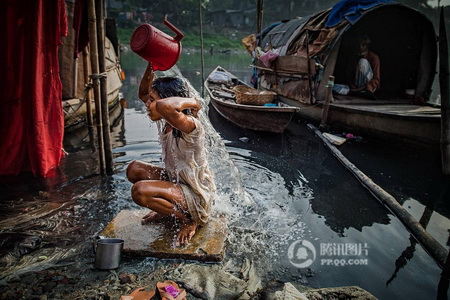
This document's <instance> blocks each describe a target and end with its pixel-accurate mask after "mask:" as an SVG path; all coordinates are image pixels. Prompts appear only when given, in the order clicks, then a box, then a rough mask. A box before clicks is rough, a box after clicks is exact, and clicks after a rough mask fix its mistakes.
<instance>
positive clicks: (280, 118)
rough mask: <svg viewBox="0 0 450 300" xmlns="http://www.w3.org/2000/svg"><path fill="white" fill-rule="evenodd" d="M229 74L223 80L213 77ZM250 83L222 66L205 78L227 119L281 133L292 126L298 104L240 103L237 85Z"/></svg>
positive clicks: (208, 88)
mask: <svg viewBox="0 0 450 300" xmlns="http://www.w3.org/2000/svg"><path fill="white" fill-rule="evenodd" d="M218 74H220V76H221V77H225V78H224V81H223V82H219V81H217V80H213V78H214V77H217V76H216V75H218ZM237 85H246V86H248V85H247V84H245V83H244V82H243V81H241V80H239V79H238V78H237V77H236V76H234V75H233V74H231V73H230V72H228V71H226V70H225V69H224V68H222V67H220V66H218V67H217V68H216V69H215V70H214V71H213V72H211V74H210V75H209V76H208V78H207V80H206V81H205V88H206V90H207V91H208V94H209V96H210V98H211V104H212V105H213V107H214V108H215V109H216V110H217V112H218V113H219V114H220V115H222V116H223V117H224V118H225V119H227V120H229V121H231V122H233V123H234V124H236V125H238V126H239V127H242V128H246V129H251V130H256V131H266V132H275V133H281V132H283V131H284V130H285V129H286V127H287V126H288V124H289V122H290V121H291V119H292V116H293V115H294V113H295V112H296V111H297V110H298V108H296V107H292V106H289V105H287V104H284V103H281V102H274V103H271V104H270V106H264V105H247V104H238V103H236V100H235V96H234V91H233V87H234V86H237Z"/></svg>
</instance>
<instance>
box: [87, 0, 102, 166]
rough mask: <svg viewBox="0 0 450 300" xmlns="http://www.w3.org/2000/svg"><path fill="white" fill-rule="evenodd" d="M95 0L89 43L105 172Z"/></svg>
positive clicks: (91, 4) (90, 9) (91, 8)
mask: <svg viewBox="0 0 450 300" xmlns="http://www.w3.org/2000/svg"><path fill="white" fill-rule="evenodd" d="M94 1H95V0H89V1H88V2H87V4H88V16H89V44H90V56H91V70H92V75H91V77H92V85H93V87H94V100H95V121H96V126H97V141H98V155H99V160H100V172H101V173H105V152H104V151H105V150H104V147H103V128H102V127H103V124H102V105H101V99H100V98H101V96H100V81H99V77H100V74H99V67H98V47H97V18H96V16H95V2H94Z"/></svg>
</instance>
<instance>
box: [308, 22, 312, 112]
mask: <svg viewBox="0 0 450 300" xmlns="http://www.w3.org/2000/svg"><path fill="white" fill-rule="evenodd" d="M306 58H307V59H308V84H309V103H310V104H313V91H312V80H311V64H310V63H309V59H310V57H309V30H308V29H306Z"/></svg>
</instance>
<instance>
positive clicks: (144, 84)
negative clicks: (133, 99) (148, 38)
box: [138, 62, 154, 103]
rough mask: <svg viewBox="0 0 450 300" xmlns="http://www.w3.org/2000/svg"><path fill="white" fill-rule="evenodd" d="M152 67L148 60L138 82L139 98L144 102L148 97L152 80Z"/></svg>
mask: <svg viewBox="0 0 450 300" xmlns="http://www.w3.org/2000/svg"><path fill="white" fill-rule="evenodd" d="M153 77H154V73H153V68H152V64H151V63H150V62H149V63H148V65H147V69H145V72H144V75H143V76H142V79H141V83H140V84H139V92H138V95H139V99H141V100H142V101H143V102H144V103H146V102H147V101H148V100H149V99H150V94H149V89H150V85H151V84H152V82H153Z"/></svg>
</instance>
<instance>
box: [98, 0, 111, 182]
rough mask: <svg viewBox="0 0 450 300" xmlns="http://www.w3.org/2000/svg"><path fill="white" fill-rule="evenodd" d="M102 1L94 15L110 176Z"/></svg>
mask: <svg viewBox="0 0 450 300" xmlns="http://www.w3.org/2000/svg"><path fill="white" fill-rule="evenodd" d="M103 4H104V1H103V0H96V10H95V12H96V15H97V20H98V21H97V43H98V66H99V72H100V74H102V75H101V77H100V96H101V105H102V124H103V127H102V128H103V145H104V147H105V169H106V173H107V174H112V173H113V169H114V161H113V154H112V145H111V133H110V125H111V124H110V122H109V109H108V90H107V88H108V86H107V76H106V62H105V20H104V9H103Z"/></svg>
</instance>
